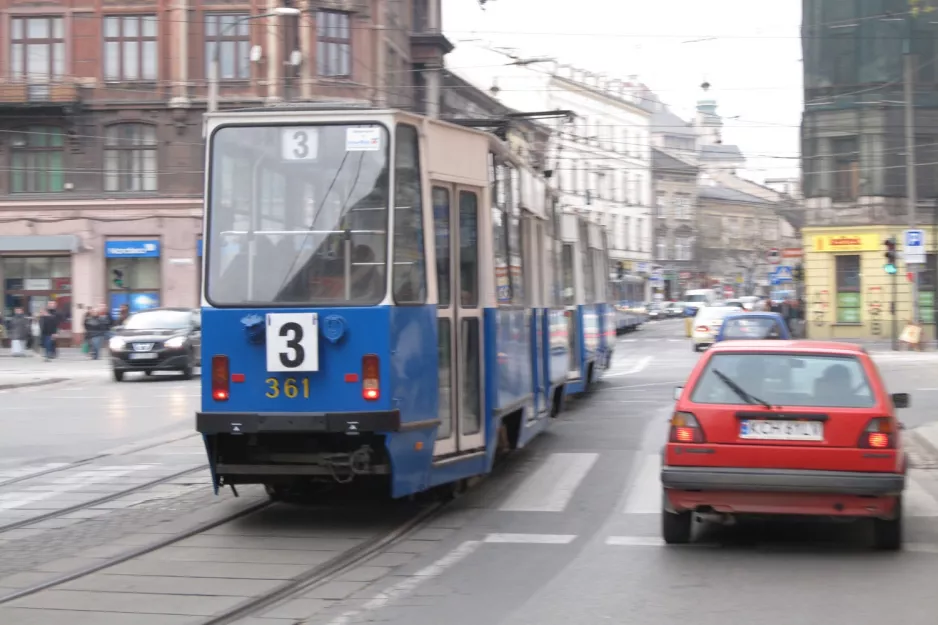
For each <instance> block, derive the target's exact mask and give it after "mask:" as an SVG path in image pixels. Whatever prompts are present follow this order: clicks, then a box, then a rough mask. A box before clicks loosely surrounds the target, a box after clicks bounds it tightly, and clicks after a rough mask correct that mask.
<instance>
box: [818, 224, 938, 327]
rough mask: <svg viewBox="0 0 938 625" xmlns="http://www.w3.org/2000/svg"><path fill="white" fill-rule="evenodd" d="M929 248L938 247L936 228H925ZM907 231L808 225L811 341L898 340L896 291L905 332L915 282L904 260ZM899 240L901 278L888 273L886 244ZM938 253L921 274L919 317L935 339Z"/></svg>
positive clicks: (899, 319)
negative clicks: (892, 309) (895, 337)
mask: <svg viewBox="0 0 938 625" xmlns="http://www.w3.org/2000/svg"><path fill="white" fill-rule="evenodd" d="M921 229H922V230H925V233H926V246H927V247H926V249H928V250H929V251H931V250H933V249H934V245H935V240H936V239H935V230H934V228H930V227H924V226H923V227H922V228H921ZM903 231H904V228H903V227H899V226H857V227H833V226H832V227H806V228H804V229H803V230H802V234H803V236H804V282H805V284H804V298H805V307H806V311H805V312H806V314H805V322H806V329H807V333H808V338H812V339H833V340H841V339H843V340H849V339H858V338H868V339H874V338H882V339H888V338H890V337H891V336H892V320H893V316H892V313H891V312H890V304H891V302H892V301H893V292H894V291H893V290H894V289H895V293H896V297H895V299H896V304H897V305H896V310H897V318H898V321H899V323H898V327H899V332H901V331H902V328H903V327H904V326H905V324H906V323H908V322H909V321H911V320H912V306H911V302H912V283H911V282H910V281H909V280H908V278H907V275H906V273H907V270H906V265H905V262H904V260H902V256H903V240H902V239H903ZM891 236H893V237H895V238H896V251H897V252H898V254H897V255H898V260H897V263H896V264H897V269H898V272H897V273H896V274H895V275H890V274H887V273H886V271H885V269H884V265H885V264H886V246H885V243H884V242H885V241H886V239H888V238H889V237H891ZM933 263H934V254H933V253H929V254H928V262H927V263H926V265H925V267H924V268H923V269H922V270H921V272H920V273H919V317H920V318H921V319H922V320H923V321H924V322H925V323H926V324H932V325H926V327H925V336H927V337H933V336H934V325H933V323H934V302H935V273H934V270H933Z"/></svg>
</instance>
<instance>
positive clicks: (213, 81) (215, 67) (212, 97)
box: [207, 7, 301, 113]
mask: <svg viewBox="0 0 938 625" xmlns="http://www.w3.org/2000/svg"><path fill="white" fill-rule="evenodd" d="M300 13H301V11H300V10H299V9H297V8H295V7H277V8H276V9H274V10H273V11H270V12H269V13H261V14H259V15H246V16H244V17H240V18H238V19H236V20H235V21H233V22H231V23H230V24H228V25H227V26H225V27H224V28H222V29H221V32H220V33H218V39H219V40H221V39H223V38H224V37H225V35H227V34H228V31H230V30H232V29H233V28H236V27H238V26H239V25H240V24H243V23H244V22H248V21H251V20H256V19H261V18H263V17H276V16H278V15H279V16H283V15H300ZM220 56H221V48H220V47H219V45H218V43H217V42H216V43H215V45H214V46H213V48H212V62H211V63H210V64H209V68H208V102H207V109H208V112H209V113H214V112H215V111H217V110H218V81H219V73H220V72H219V64H220V61H219V57H220ZM284 71H286V69H284Z"/></svg>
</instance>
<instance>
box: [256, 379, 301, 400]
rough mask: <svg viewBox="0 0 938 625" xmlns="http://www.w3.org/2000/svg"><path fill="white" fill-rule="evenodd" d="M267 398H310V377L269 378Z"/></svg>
mask: <svg viewBox="0 0 938 625" xmlns="http://www.w3.org/2000/svg"><path fill="white" fill-rule="evenodd" d="M266 382H267V393H265V397H267V399H277V398H278V397H286V398H287V399H309V378H300V379H299V380H297V379H296V378H284V379H278V378H267V380H266Z"/></svg>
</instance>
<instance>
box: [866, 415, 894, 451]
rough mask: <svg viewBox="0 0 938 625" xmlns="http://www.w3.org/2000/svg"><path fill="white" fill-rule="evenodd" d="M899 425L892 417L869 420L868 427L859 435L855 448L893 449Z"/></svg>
mask: <svg viewBox="0 0 938 625" xmlns="http://www.w3.org/2000/svg"><path fill="white" fill-rule="evenodd" d="M898 431H899V424H898V423H897V422H896V420H895V419H893V418H892V417H876V418H875V419H870V423H869V425H867V426H866V429H865V430H863V434H861V435H860V441H859V443H857V447H861V448H863V449H895V448H896V433H897V432H898Z"/></svg>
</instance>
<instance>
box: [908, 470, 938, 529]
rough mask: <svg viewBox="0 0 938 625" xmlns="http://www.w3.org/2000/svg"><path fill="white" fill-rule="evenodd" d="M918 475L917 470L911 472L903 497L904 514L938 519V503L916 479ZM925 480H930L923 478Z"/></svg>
mask: <svg viewBox="0 0 938 625" xmlns="http://www.w3.org/2000/svg"><path fill="white" fill-rule="evenodd" d="M917 473H919V470H917V469H912V470H911V471H909V479H908V480H907V481H906V486H905V493H903V495H902V505H903V514H904V515H905V516H909V517H938V501H936V500H935V496H934V495H932V494H931V493H930V492H928V491H927V490H925V487H924V486H922V484H921V483H920V482H919V481H918V479H916V474H917ZM923 479H929V478H927V477H924V476H923Z"/></svg>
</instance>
